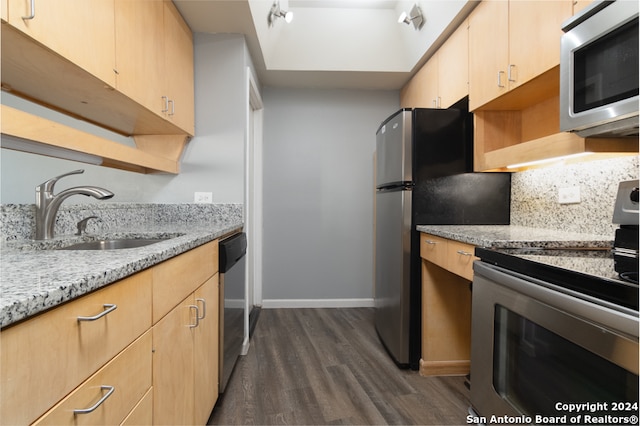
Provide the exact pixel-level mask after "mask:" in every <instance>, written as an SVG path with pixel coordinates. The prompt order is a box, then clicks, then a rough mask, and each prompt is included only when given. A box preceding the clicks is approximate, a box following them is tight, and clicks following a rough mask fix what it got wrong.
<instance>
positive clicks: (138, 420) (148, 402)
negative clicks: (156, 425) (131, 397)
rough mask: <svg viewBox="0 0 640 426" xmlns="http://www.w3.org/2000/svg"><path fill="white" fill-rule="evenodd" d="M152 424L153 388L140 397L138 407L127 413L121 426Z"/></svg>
mask: <svg viewBox="0 0 640 426" xmlns="http://www.w3.org/2000/svg"><path fill="white" fill-rule="evenodd" d="M152 423H153V388H151V389H149V390H148V391H147V393H146V394H145V395H144V396H143V397H142V399H141V400H140V402H138V405H136V406H135V407H134V408H133V410H131V412H130V413H129V415H128V416H127V418H126V419H124V421H123V422H122V423H120V424H121V425H122V426H128V425H131V426H133V425H150V424H152Z"/></svg>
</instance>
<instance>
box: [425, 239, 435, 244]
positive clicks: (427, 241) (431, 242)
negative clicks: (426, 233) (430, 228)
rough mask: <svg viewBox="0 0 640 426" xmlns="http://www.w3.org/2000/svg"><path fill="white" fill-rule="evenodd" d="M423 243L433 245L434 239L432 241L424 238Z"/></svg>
mask: <svg viewBox="0 0 640 426" xmlns="http://www.w3.org/2000/svg"><path fill="white" fill-rule="evenodd" d="M424 243H425V244H429V245H434V244H436V242H435V241H432V240H424Z"/></svg>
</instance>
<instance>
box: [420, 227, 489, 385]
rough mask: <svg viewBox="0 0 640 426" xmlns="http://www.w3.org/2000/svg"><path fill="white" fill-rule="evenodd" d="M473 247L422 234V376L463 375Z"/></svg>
mask: <svg viewBox="0 0 640 426" xmlns="http://www.w3.org/2000/svg"><path fill="white" fill-rule="evenodd" d="M474 250H475V247H474V246H472V245H469V244H465V243H461V242H458V241H453V240H449V239H446V238H441V237H437V236H434V235H429V234H425V233H422V234H421V235H420V256H421V257H422V358H421V359H420V374H421V375H423V376H441V375H465V374H468V373H469V370H470V365H471V362H470V358H471V289H470V285H469V284H470V282H471V281H472V280H473V261H474V260H475V259H477V258H476V257H475V256H474V255H473V253H474Z"/></svg>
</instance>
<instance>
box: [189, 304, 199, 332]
mask: <svg viewBox="0 0 640 426" xmlns="http://www.w3.org/2000/svg"><path fill="white" fill-rule="evenodd" d="M189 309H195V310H196V323H195V324H189V328H196V327H197V326H199V325H200V308H198V307H197V306H196V305H189Z"/></svg>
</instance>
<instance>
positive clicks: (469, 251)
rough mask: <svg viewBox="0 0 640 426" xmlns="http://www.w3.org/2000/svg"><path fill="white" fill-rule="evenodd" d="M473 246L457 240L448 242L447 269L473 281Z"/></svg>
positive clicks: (474, 258)
mask: <svg viewBox="0 0 640 426" xmlns="http://www.w3.org/2000/svg"><path fill="white" fill-rule="evenodd" d="M474 252H475V247H474V246H472V245H470V244H465V243H461V242H458V241H449V242H448V259H449V263H448V266H447V269H448V270H449V271H451V272H453V273H454V274H456V275H460V276H461V277H463V278H466V279H468V280H469V281H473V261H474V260H476V259H477V257H475V256H474V255H473V253H474Z"/></svg>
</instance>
